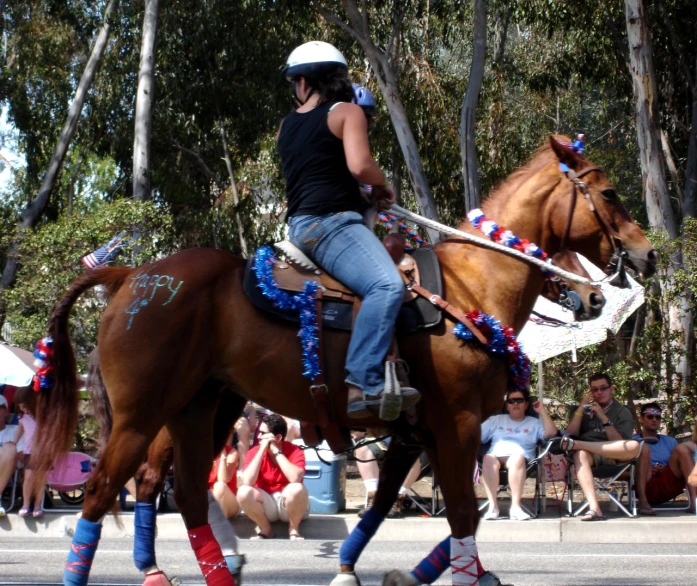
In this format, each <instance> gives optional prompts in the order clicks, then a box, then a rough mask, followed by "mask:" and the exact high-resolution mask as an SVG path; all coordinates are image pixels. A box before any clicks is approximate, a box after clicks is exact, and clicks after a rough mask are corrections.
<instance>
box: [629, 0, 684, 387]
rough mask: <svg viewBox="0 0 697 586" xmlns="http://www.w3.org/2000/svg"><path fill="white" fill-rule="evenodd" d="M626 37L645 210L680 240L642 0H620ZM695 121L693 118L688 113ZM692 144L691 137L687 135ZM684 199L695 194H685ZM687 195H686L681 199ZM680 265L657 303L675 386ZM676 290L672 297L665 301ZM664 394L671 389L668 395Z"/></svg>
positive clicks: (667, 369) (678, 259) (677, 262)
mask: <svg viewBox="0 0 697 586" xmlns="http://www.w3.org/2000/svg"><path fill="white" fill-rule="evenodd" d="M625 14H626V19H627V39H628V43H629V69H630V74H631V77H632V83H633V86H634V101H635V108H636V118H637V137H638V142H639V150H640V153H641V171H642V183H643V186H644V196H645V198H646V211H647V214H648V217H649V222H650V224H651V226H652V227H653V228H656V229H658V230H665V231H666V232H667V233H668V235H669V236H670V238H671V240H677V239H678V238H680V226H679V223H678V222H677V221H676V217H675V213H674V211H673V206H672V203H671V201H670V194H669V192H668V183H667V181H666V175H665V173H666V161H665V156H664V154H663V149H662V145H661V128H660V121H659V119H658V98H657V90H656V74H655V70H654V66H653V49H652V44H651V33H650V30H649V23H648V16H647V12H646V0H625ZM693 121H694V116H693ZM691 142H692V136H691ZM689 197H694V196H693V195H690V196H689ZM687 198H688V195H687V193H686V194H685V200H687ZM681 266H682V254H681V251H680V250H679V249H678V252H676V254H675V255H674V257H673V259H672V262H671V266H670V267H669V268H668V271H667V274H666V278H665V280H664V281H663V283H662V285H663V292H662V296H663V298H664V300H665V302H664V303H662V304H661V305H662V313H663V316H662V318H663V320H664V324H665V328H666V334H665V343H666V346H665V361H664V366H663V368H664V373H663V374H664V376H665V379H666V381H667V382H668V384H669V387H672V388H674V390H676V391H678V390H679V389H678V388H677V387H679V386H682V388H685V386H684V385H686V384H689V383H690V381H691V368H690V360H689V358H690V356H691V350H692V348H691V347H692V340H693V327H692V313H691V310H690V304H689V296H688V292H687V291H685V290H683V291H681V292H678V291H674V289H675V288H676V287H677V284H676V283H675V279H674V272H675V271H676V270H677V269H680V268H681ZM675 293H678V295H677V299H675V300H674V301H673V300H671V299H670V297H671V294H675ZM668 394H669V396H670V395H671V393H670V392H669V393H668Z"/></svg>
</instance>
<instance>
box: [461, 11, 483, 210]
mask: <svg viewBox="0 0 697 586" xmlns="http://www.w3.org/2000/svg"><path fill="white" fill-rule="evenodd" d="M486 8H487V7H486V0H474V26H473V31H474V32H473V38H474V40H473V44H474V50H473V52H472V65H471V66H470V77H469V83H468V84H467V91H466V92H465V97H464V98H463V100H462V111H461V113H460V155H461V157H462V179H463V181H464V184H465V211H466V212H469V211H470V210H471V209H473V208H478V207H479V205H480V203H481V194H480V192H479V171H478V166H477V144H476V138H475V114H476V112H477V102H478V101H479V92H480V91H481V89H482V82H483V80H484V63H485V61H486V33H487V27H486V20H487V18H486Z"/></svg>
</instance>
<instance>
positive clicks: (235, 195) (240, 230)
mask: <svg viewBox="0 0 697 586" xmlns="http://www.w3.org/2000/svg"><path fill="white" fill-rule="evenodd" d="M220 137H221V139H222V141H223V155H224V157H223V158H224V159H225V166H226V167H227V172H228V175H229V176H230V191H231V192H232V201H233V203H234V204H235V222H236V223H237V235H238V236H239V237H240V249H241V250H242V256H243V257H244V258H249V249H248V247H247V239H246V238H245V237H244V226H243V225H242V218H241V216H240V211H239V209H238V207H237V206H239V204H240V194H239V192H238V191H237V183H236V182H235V175H234V173H233V170H232V161H231V160H230V151H229V150H228V146H227V137H226V136H225V129H224V128H223V124H222V122H221V123H220Z"/></svg>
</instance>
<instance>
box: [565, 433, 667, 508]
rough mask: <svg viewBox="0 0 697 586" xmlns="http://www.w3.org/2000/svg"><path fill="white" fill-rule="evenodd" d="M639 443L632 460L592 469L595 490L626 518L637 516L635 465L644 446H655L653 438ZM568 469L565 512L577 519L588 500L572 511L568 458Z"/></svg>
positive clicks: (572, 464)
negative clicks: (614, 488)
mask: <svg viewBox="0 0 697 586" xmlns="http://www.w3.org/2000/svg"><path fill="white" fill-rule="evenodd" d="M637 441H639V453H638V454H637V456H636V458H633V459H632V460H624V461H621V462H617V463H616V464H604V465H600V466H595V467H594V468H593V483H594V485H595V490H596V491H598V493H600V494H605V495H606V496H607V497H608V498H609V499H610V501H612V502H613V503H615V504H616V505H617V508H618V509H619V510H621V511H622V512H623V513H624V514H625V515H627V517H636V516H637V497H636V480H635V479H636V465H637V462H638V460H639V456H640V455H641V450H643V449H644V445H645V444H655V443H657V440H656V439H655V438H644V439H641V440H637ZM568 460H569V468H568V470H567V475H568V476H567V500H566V503H567V511H568V513H569V515H570V516H572V517H577V516H578V515H580V514H581V513H583V511H585V510H586V509H587V508H588V500H586V499H584V501H583V502H582V503H581V504H580V505H579V506H578V507H576V509H574V503H573V499H574V496H573V495H574V488H573V487H574V482H573V481H574V461H573V458H568ZM617 484H619V485H620V490H619V491H618V492H617V496H615V492H614V490H613V487H614V486H615V485H617ZM623 497H626V499H627V500H626V507H625V505H624V504H622V499H623Z"/></svg>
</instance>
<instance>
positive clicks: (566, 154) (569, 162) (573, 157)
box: [549, 136, 582, 169]
mask: <svg viewBox="0 0 697 586" xmlns="http://www.w3.org/2000/svg"><path fill="white" fill-rule="evenodd" d="M549 145H550V146H551V147H552V150H553V151H554V154H555V155H556V156H557V158H558V159H559V162H560V163H564V164H565V165H566V166H567V167H569V169H578V168H579V167H580V166H581V160H582V159H581V157H579V156H578V155H577V154H576V153H575V152H574V150H573V149H572V148H571V145H570V144H568V143H565V142H560V141H558V140H557V139H556V138H554V137H553V136H550V137H549Z"/></svg>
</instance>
